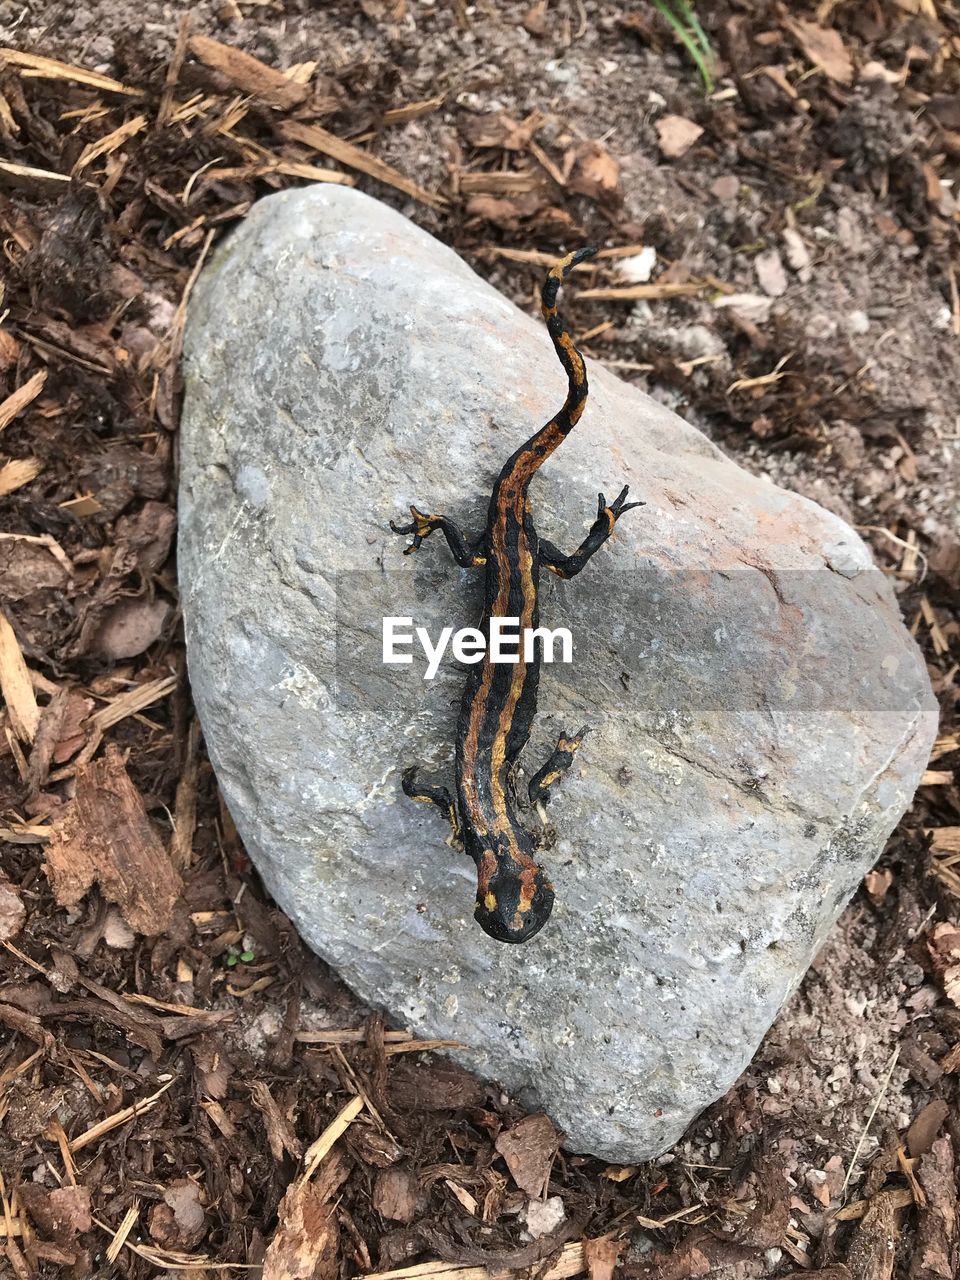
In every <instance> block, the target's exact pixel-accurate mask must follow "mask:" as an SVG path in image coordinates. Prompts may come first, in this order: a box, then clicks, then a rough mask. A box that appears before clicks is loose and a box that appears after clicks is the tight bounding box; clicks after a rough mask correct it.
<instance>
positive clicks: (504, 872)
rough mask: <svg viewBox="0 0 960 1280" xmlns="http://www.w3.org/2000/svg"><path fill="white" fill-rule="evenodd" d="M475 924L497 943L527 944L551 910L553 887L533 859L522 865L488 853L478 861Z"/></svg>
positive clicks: (526, 860) (525, 861) (544, 922)
mask: <svg viewBox="0 0 960 1280" xmlns="http://www.w3.org/2000/svg"><path fill="white" fill-rule="evenodd" d="M479 870H480V874H479V879H478V884H477V905H476V909H475V911H474V915H475V917H476V919H477V923H478V924H479V925H480V928H481V929H483V931H484V932H485V933H489V935H490V937H491V938H496V939H497V941H498V942H526V941H527V940H528V939H529V938H532V937H533V935H534V934H535V933H538V932H539V931H540V930H541V929H542V928H543V926H544V925H545V924H546V923H547V920H548V919H549V918H550V912H551V911H552V910H553V885H552V884H551V883H550V881H549V880H548V878H547V874H546V872H545V871H544V869H543V867H540V866H538V865H537V864H536V863H535V862H534V861H533V859H532V858H530V859H525V860H524V861H523V862H522V863H520V862H517V861H515V860H514V859H513V858H511V857H503V856H502V855H501V856H500V857H499V858H497V857H496V855H495V854H493V853H492V852H491V851H489V850H487V851H486V852H485V853H484V855H483V857H482V858H481V859H480V862H479Z"/></svg>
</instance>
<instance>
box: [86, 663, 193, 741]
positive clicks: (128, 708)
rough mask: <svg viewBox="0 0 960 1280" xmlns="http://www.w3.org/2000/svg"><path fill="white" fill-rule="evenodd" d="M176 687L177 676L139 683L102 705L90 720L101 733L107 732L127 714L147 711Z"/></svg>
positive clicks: (124, 718) (161, 677)
mask: <svg viewBox="0 0 960 1280" xmlns="http://www.w3.org/2000/svg"><path fill="white" fill-rule="evenodd" d="M176 687H177V677H176V676H160V678H159V679H157V680H151V681H150V682H149V683H148V684H138V685H136V686H135V687H134V688H132V689H128V690H127V692H126V693H121V694H120V695H119V697H116V698H114V699H112V700H111V701H110V702H108V703H107V705H106V706H105V707H101V709H100V710H99V711H97V712H95V713H94V714H93V715H92V716H91V717H90V721H91V723H92V724H93V725H94V727H95V728H96V729H97V730H98V731H99V732H100V733H106V731H107V730H108V729H109V728H111V727H112V726H113V725H115V724H119V723H120V721H121V720H126V718H127V716H133V715H136V714H137V713H138V712H140V711H145V710H146V709H147V707H152V706H153V704H154V703H155V702H159V701H160V700H161V698H165V697H166V696H167V694H168V693H172V692H173V690H174V689H175V688H176Z"/></svg>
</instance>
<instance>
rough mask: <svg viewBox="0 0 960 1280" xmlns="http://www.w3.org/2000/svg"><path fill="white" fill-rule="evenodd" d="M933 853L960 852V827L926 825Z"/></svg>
mask: <svg viewBox="0 0 960 1280" xmlns="http://www.w3.org/2000/svg"><path fill="white" fill-rule="evenodd" d="M924 834H925V835H928V836H930V851H931V853H948V854H949V853H960V827H924Z"/></svg>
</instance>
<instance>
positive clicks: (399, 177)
mask: <svg viewBox="0 0 960 1280" xmlns="http://www.w3.org/2000/svg"><path fill="white" fill-rule="evenodd" d="M280 133H281V134H282V135H283V137H284V138H286V139H287V141H288V142H302V143H303V144H304V146H307V147H312V148H313V150H314V151H319V152H321V153H322V154H323V155H325V156H330V157H331V159H333V160H338V161H339V162H340V164H345V165H346V166H347V167H348V168H349V169H356V170H357V171H358V172H359V173H365V174H367V175H368V177H371V178H376V179H377V180H378V181H379V182H385V183H387V185H388V186H391V187H395V188H396V189H397V190H398V191H402V192H404V194H405V195H408V196H412V197H413V199H414V200H419V201H420V202H421V204H425V205H429V206H430V208H431V209H439V208H441V207H442V206H443V205H445V204H446V201H445V200H444V199H443V197H442V196H438V195H434V194H433V193H432V192H430V191H425V190H424V189H423V187H420V186H418V185H417V183H415V182H411V180H410V179H409V178H405V177H404V176H403V174H402V173H399V172H398V171H397V170H396V169H394V167H393V166H392V165H389V164H387V163H386V162H385V161H383V160H378V159H377V158H376V156H371V155H369V154H368V153H367V152H366V151H361V150H360V148H359V147H356V146H354V145H353V143H352V142H346V141H344V139H343V138H338V137H337V136H336V134H333V133H328V132H327V130H326V129H322V128H321V127H320V125H318V124H301V123H300V122H299V121H297V120H284V121H283V123H282V124H281V125H280Z"/></svg>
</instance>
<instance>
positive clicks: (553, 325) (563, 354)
mask: <svg viewBox="0 0 960 1280" xmlns="http://www.w3.org/2000/svg"><path fill="white" fill-rule="evenodd" d="M596 252H597V250H596V247H595V246H594V245H588V246H587V247H586V248H583V249H577V250H576V251H575V252H573V253H568V254H567V256H566V257H565V258H561V259H560V261H559V262H557V263H555V264H554V265H553V266H552V267H551V268H550V271H549V273H548V274H547V278H546V280H544V282H543V288H542V289H541V290H540V311H541V313H542V315H543V318H544V320H545V321H546V322H547V329H548V331H549V333H550V337H551V339H552V340H553V346H554V349H555V350H556V353H557V355H558V356H559V357H560V363H561V364H562V365H563V367H564V369H565V370H566V374H567V398H566V400H565V402H564V405H563V408H562V409H561V410H560V412H559V413H558V414H557V417H556V418H555V419H554V421H555V423H556V425H557V426H558V427H559V428H560V430H561V431H562V432H563V434H564V435H566V433H567V432H568V431H570V430H571V429H572V428H573V427H574V426H575V425H576V423H577V422H578V420H579V418H580V415H581V414H582V413H583V409H584V405H585V404H586V402H587V371H586V368H585V367H584V363H583V356H582V355H581V354H580V352H579V351H578V350H577V348H576V347H575V346H574V342H573V338H572V337H571V336H570V334H569V332H568V331H567V330H566V329H565V328H564V326H563V321H562V320H561V319H560V315H559V313H558V311H557V294H558V293H559V291H560V286H561V284H562V283H563V282H564V280H566V278H567V276H568V275H569V274H570V272H571V271H572V270H573V268H574V267H575V266H576V265H577V263H578V262H585V261H586V259H587V258H592V257H593V256H594V254H595V253H596Z"/></svg>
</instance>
